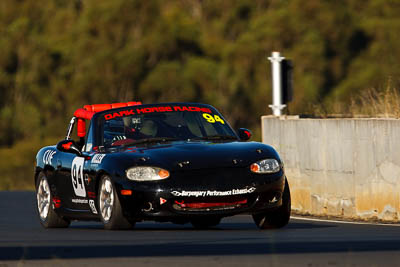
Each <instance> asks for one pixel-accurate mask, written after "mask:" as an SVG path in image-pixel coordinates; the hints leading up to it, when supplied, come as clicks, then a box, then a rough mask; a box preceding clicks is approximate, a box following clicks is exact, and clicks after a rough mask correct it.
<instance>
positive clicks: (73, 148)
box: [57, 139, 82, 156]
mask: <svg viewBox="0 0 400 267" xmlns="http://www.w3.org/2000/svg"><path fill="white" fill-rule="evenodd" d="M57 149H58V150H60V151H63V152H68V153H74V154H76V155H78V156H82V152H81V151H80V150H79V148H78V146H77V145H76V143H75V142H74V140H70V139H67V140H62V141H60V142H58V144H57Z"/></svg>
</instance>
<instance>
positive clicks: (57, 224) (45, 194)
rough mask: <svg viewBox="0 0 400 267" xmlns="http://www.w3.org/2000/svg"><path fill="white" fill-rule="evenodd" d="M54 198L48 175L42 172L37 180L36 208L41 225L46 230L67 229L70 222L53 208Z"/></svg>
mask: <svg viewBox="0 0 400 267" xmlns="http://www.w3.org/2000/svg"><path fill="white" fill-rule="evenodd" d="M52 203H53V196H52V195H51V191H50V186H49V182H48V180H47V177H46V175H45V174H44V173H43V172H41V173H40V174H39V176H38V179H37V180H36V207H37V209H36V210H37V214H38V216H39V220H40V224H41V225H42V226H43V227H44V228H65V227H68V226H69V224H70V221H69V220H67V219H64V218H62V217H60V216H59V215H58V214H57V213H56V212H55V211H54V206H53V204H52Z"/></svg>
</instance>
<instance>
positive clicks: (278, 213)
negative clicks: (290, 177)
mask: <svg viewBox="0 0 400 267" xmlns="http://www.w3.org/2000/svg"><path fill="white" fill-rule="evenodd" d="M290 211H291V200H290V189H289V184H288V182H287V180H286V179H285V189H284V190H283V195H282V206H280V207H279V208H278V209H276V210H273V211H268V212H265V213H261V214H253V219H254V222H255V224H256V225H257V226H258V228H260V229H276V228H282V227H284V226H286V225H287V224H288V223H289V219H290Z"/></svg>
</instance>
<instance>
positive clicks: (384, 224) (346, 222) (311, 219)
mask: <svg viewBox="0 0 400 267" xmlns="http://www.w3.org/2000/svg"><path fill="white" fill-rule="evenodd" d="M290 218H291V219H296V220H303V221H315V222H332V223H343V224H365V225H379V226H393V227H400V224H386V223H372V222H349V221H338V220H328V219H317V218H307V217H301V216H290Z"/></svg>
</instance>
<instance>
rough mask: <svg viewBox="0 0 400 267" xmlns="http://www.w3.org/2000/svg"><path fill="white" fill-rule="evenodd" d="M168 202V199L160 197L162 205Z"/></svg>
mask: <svg viewBox="0 0 400 267" xmlns="http://www.w3.org/2000/svg"><path fill="white" fill-rule="evenodd" d="M166 202H167V200H166V199H164V198H162V197H160V205H162V204H165V203H166Z"/></svg>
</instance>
